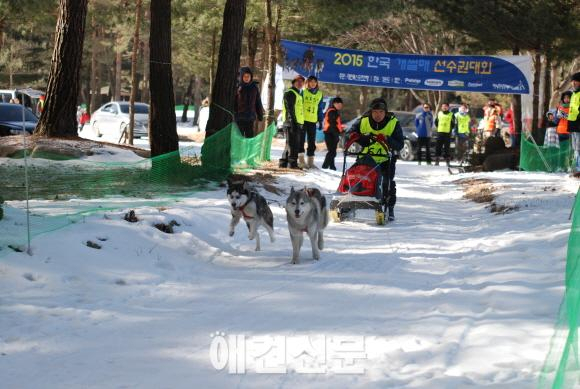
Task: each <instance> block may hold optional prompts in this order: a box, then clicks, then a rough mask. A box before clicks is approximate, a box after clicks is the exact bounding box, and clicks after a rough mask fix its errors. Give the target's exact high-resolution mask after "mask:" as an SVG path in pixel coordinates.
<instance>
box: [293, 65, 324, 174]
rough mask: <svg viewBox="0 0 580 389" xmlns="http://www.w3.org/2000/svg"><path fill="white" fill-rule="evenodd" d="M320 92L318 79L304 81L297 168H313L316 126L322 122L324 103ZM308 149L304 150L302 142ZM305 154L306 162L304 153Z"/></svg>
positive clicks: (311, 78)
mask: <svg viewBox="0 0 580 389" xmlns="http://www.w3.org/2000/svg"><path fill="white" fill-rule="evenodd" d="M322 98H323V96H322V92H321V91H320V89H319V88H318V78H316V76H309V77H308V78H307V79H306V87H305V88H304V90H303V91H302V99H303V100H304V125H303V126H302V132H301V135H300V150H298V166H300V167H307V168H313V167H314V151H315V150H316V126H317V124H318V123H322V121H323V120H324V112H323V110H324V101H323V99H322ZM305 141H307V142H308V147H307V148H306V150H304V142H305ZM305 152H306V161H305V160H304V153H305Z"/></svg>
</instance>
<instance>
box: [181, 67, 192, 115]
mask: <svg viewBox="0 0 580 389" xmlns="http://www.w3.org/2000/svg"><path fill="white" fill-rule="evenodd" d="M194 82H195V76H191V77H189V84H187V92H185V98H184V99H183V114H182V115H181V122H182V123H186V122H187V111H188V110H189V104H190V102H191V94H192V91H193V83H194Z"/></svg>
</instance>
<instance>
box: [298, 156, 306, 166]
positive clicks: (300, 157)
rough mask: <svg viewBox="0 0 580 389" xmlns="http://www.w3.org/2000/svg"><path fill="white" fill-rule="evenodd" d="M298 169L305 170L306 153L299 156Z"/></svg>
mask: <svg viewBox="0 0 580 389" xmlns="http://www.w3.org/2000/svg"><path fill="white" fill-rule="evenodd" d="M298 167H299V168H300V169H304V168H305V167H306V161H304V153H300V154H298Z"/></svg>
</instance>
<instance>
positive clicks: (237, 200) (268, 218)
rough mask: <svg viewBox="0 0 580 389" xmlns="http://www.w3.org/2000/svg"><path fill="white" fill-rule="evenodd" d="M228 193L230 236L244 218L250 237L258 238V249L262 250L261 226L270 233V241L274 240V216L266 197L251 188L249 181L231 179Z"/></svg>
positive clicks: (251, 238)
mask: <svg viewBox="0 0 580 389" xmlns="http://www.w3.org/2000/svg"><path fill="white" fill-rule="evenodd" d="M227 195H228V201H229V202H230V207H231V211H232V221H231V222H230V236H234V230H235V228H236V226H237V225H238V223H239V222H240V219H241V218H243V219H244V221H245V222H246V225H247V226H248V231H249V234H248V238H249V239H250V240H253V239H254V238H255V239H256V251H260V234H259V233H258V227H259V226H264V228H265V229H266V231H268V234H269V235H270V241H271V242H274V216H273V215H272V210H271V209H270V207H269V206H268V203H267V202H266V199H265V198H264V197H262V196H261V195H260V194H259V193H258V192H256V191H255V190H252V189H249V188H248V183H247V182H232V181H230V180H228V192H227Z"/></svg>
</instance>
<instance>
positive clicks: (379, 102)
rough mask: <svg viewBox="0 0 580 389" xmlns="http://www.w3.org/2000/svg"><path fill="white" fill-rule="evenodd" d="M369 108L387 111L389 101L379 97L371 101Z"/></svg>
mask: <svg viewBox="0 0 580 389" xmlns="http://www.w3.org/2000/svg"><path fill="white" fill-rule="evenodd" d="M369 108H370V109H371V110H372V109H382V110H383V111H385V112H387V102H386V101H385V99H383V98H382V97H377V98H376V99H374V100H373V101H371V103H370V105H369Z"/></svg>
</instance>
